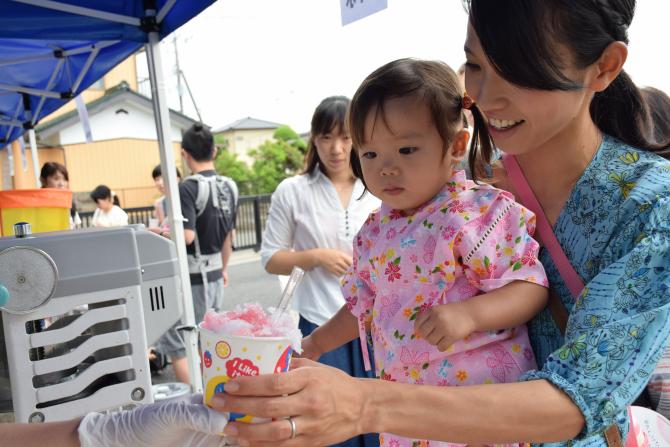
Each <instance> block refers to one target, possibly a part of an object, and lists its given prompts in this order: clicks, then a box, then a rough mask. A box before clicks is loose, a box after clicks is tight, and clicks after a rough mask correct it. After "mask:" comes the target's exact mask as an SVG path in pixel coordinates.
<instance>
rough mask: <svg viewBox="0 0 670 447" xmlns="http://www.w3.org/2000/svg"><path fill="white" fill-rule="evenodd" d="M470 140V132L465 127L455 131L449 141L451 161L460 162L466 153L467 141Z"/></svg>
mask: <svg viewBox="0 0 670 447" xmlns="http://www.w3.org/2000/svg"><path fill="white" fill-rule="evenodd" d="M469 142H470V132H469V131H468V130H467V129H461V130H459V131H458V132H456V135H454V138H453V140H452V142H451V147H450V148H449V152H450V154H451V159H452V162H454V163H460V162H461V160H463V158H464V157H465V154H467V153H468V143H469Z"/></svg>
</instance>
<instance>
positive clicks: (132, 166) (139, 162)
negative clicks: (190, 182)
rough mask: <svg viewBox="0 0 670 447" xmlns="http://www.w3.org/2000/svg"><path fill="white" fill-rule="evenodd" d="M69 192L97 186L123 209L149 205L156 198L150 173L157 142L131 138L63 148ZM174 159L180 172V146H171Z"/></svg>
mask: <svg viewBox="0 0 670 447" xmlns="http://www.w3.org/2000/svg"><path fill="white" fill-rule="evenodd" d="M63 149H64V152H65V159H66V160H67V169H68V171H69V173H70V189H72V190H73V191H75V192H84V191H92V190H93V189H94V188H95V187H96V186H98V185H100V184H105V185H107V186H109V187H110V188H111V189H112V190H113V191H114V192H115V193H116V194H117V195H118V196H119V199H120V200H121V206H122V207H124V208H133V207H140V206H150V205H152V204H153V201H154V200H155V199H156V198H157V197H158V191H157V190H156V188H155V187H154V182H153V179H152V178H151V171H152V169H153V168H154V166H156V165H157V164H159V163H160V156H159V153H158V142H157V141H156V140H143V139H132V138H119V139H114V140H105V141H95V142H92V143H83V144H70V145H67V146H63ZM173 151H174V157H175V160H176V161H177V166H178V167H179V170H180V171H181V172H182V174H183V173H184V169H183V166H182V163H181V155H180V152H181V147H180V144H179V143H173Z"/></svg>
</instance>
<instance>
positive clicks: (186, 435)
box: [78, 394, 228, 447]
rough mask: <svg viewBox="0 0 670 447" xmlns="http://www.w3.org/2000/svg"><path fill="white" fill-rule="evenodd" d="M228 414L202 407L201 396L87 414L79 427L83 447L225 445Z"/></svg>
mask: <svg viewBox="0 0 670 447" xmlns="http://www.w3.org/2000/svg"><path fill="white" fill-rule="evenodd" d="M227 422H228V414H227V413H219V412H217V411H214V410H212V409H210V408H209V407H207V406H206V405H203V404H202V395H201V394H196V395H193V396H191V400H190V402H183V401H179V402H165V403H155V404H148V405H143V406H141V407H138V408H135V409H134V410H131V411H120V412H116V413H110V414H102V413H89V414H87V415H86V416H85V417H84V418H83V419H82V421H81V423H80V424H79V429H78V431H79V442H80V443H81V445H82V447H131V446H132V447H147V446H175V447H177V446H180V447H181V446H191V447H209V446H223V445H226V438H224V437H222V435H221V432H223V429H224V427H225V426H226V423H227Z"/></svg>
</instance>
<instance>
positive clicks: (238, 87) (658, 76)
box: [138, 0, 670, 132]
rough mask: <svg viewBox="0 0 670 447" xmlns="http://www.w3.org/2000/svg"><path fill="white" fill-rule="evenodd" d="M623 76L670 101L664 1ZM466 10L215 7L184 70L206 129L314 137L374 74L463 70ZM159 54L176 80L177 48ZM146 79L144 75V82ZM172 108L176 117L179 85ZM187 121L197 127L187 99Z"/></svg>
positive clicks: (402, 4) (236, 3)
mask: <svg viewBox="0 0 670 447" xmlns="http://www.w3.org/2000/svg"><path fill="white" fill-rule="evenodd" d="M637 3H638V6H637V12H636V15H635V19H634V20H633V25H632V26H631V28H630V30H629V37H630V45H629V57H628V61H627V62H626V65H625V69H626V70H627V71H628V73H629V74H630V75H631V76H632V78H633V80H634V81H635V82H636V83H637V84H638V85H641V86H645V85H651V86H654V87H657V88H660V89H662V90H665V91H666V92H670V58H668V57H664V56H663V54H667V46H666V45H663V41H666V42H667V18H668V17H670V2H668V1H667V0H638V2H637ZM466 26H467V16H466V14H465V11H464V10H463V7H462V5H461V0H388V8H387V9H386V10H383V11H381V12H379V13H376V14H374V15H372V16H369V17H366V18H363V19H362V20H359V21H357V22H354V23H352V24H349V25H346V26H342V25H341V16H340V2H339V0H284V1H280V0H218V1H217V2H216V3H214V4H213V5H212V6H210V7H209V8H208V9H206V10H205V11H204V12H202V13H201V14H200V15H199V16H197V17H195V18H194V19H193V20H191V21H190V22H189V23H187V24H186V25H184V26H183V27H182V28H181V29H180V30H179V31H177V33H176V36H177V48H178V55H179V65H180V68H181V70H182V72H183V73H184V75H185V77H186V80H187V81H188V84H189V86H190V88H191V91H192V93H193V96H194V99H195V103H196V104H197V107H198V109H199V110H200V113H201V116H202V118H203V120H204V122H205V123H207V124H208V125H210V126H212V127H213V128H215V129H216V128H219V127H223V126H224V125H226V124H229V123H231V122H233V121H236V120H238V119H240V118H244V117H247V116H251V117H254V118H258V119H262V120H267V121H273V122H277V123H282V124H288V125H290V126H291V127H292V128H293V129H295V130H296V131H298V132H306V131H308V130H309V122H310V119H311V115H312V112H313V111H314V108H315V107H316V106H317V105H318V103H319V102H320V101H321V100H322V99H323V98H325V97H327V96H331V95H346V96H349V97H351V96H352V95H353V94H354V92H355V91H356V88H357V87H358V85H359V84H360V82H361V81H362V80H363V79H364V78H365V77H366V76H367V75H368V74H369V73H370V72H372V71H373V70H374V69H376V68H378V67H379V66H381V65H383V64H385V63H386V62H389V61H391V60H394V59H398V58H401V57H417V58H424V59H439V60H443V61H445V62H446V63H448V64H449V65H451V67H452V68H454V69H457V68H458V67H459V66H460V64H462V63H463V62H464V54H463V42H464V39H465V30H466ZM164 42H165V43H164V44H163V45H162V49H163V56H164V63H165V69H166V70H167V71H168V72H172V73H174V66H175V57H174V54H175V52H174V44H173V43H172V39H171V38H168V39H166V40H165V41H164ZM143 71H144V72H146V69H143V68H142V67H139V68H138V72H139V74H140V76H141V75H142V73H143ZM168 88H169V89H170V95H171V101H170V105H171V106H172V107H173V108H177V107H178V106H177V104H178V100H177V93H176V92H177V89H176V82H174V80H173V82H172V86H169V87H168ZM184 103H185V108H184V111H185V113H187V114H188V115H190V116H193V117H197V114H196V113H195V110H194V108H193V106H192V103H191V101H190V100H189V99H188V97H187V96H185V97H184Z"/></svg>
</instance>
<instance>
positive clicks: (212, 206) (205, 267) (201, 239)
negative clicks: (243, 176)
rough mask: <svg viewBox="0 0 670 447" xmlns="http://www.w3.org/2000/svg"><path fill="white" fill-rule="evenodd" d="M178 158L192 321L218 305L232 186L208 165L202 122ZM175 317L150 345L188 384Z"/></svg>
mask: <svg viewBox="0 0 670 447" xmlns="http://www.w3.org/2000/svg"><path fill="white" fill-rule="evenodd" d="M181 147H182V151H181V153H182V157H183V159H184V161H185V162H186V165H187V166H188V168H189V170H190V171H191V172H193V173H194V174H193V175H191V176H189V177H186V178H185V179H184V181H182V182H181V183H180V184H179V198H180V200H181V212H182V214H183V216H184V219H185V221H184V239H185V241H186V253H187V259H188V267H189V273H190V279H191V294H192V296H193V310H194V314H195V321H196V323H199V322H200V321H202V319H203V317H204V315H205V311H206V310H207V309H210V308H213V309H214V310H216V311H219V310H221V308H222V307H223V296H224V290H223V288H224V287H225V286H227V285H228V261H229V260H230V255H231V254H232V252H233V237H234V234H235V219H236V216H237V205H238V189H237V185H236V184H235V182H234V181H233V180H232V179H231V178H229V177H225V176H222V175H218V174H217V173H216V170H215V169H214V159H215V157H216V147H215V146H214V137H213V136H212V133H211V132H210V131H209V130H208V129H207V128H205V127H204V126H203V125H202V124H199V123H197V124H194V125H193V126H191V127H190V128H189V129H188V130H187V131H186V133H184V136H183V138H182V142H181ZM179 325H180V323H179V322H177V323H176V324H175V325H174V326H173V327H172V328H170V329H169V330H168V331H167V332H166V333H165V334H163V336H162V337H161V338H160V340H159V341H158V343H157V344H156V349H157V350H158V351H159V352H161V353H163V354H165V355H167V356H168V357H170V360H171V362H172V368H173V370H174V372H175V376H176V378H177V380H179V381H180V382H184V383H189V373H188V362H187V359H186V347H185V346H184V342H183V340H182V338H181V336H180V335H179V333H178V332H177V330H176V327H177V326H179Z"/></svg>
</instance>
